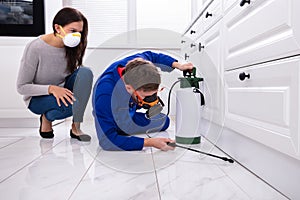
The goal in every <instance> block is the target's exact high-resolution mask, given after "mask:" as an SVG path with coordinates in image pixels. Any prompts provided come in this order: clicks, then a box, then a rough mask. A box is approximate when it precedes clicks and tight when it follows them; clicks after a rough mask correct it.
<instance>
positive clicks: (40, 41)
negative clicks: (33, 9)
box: [17, 8, 93, 141]
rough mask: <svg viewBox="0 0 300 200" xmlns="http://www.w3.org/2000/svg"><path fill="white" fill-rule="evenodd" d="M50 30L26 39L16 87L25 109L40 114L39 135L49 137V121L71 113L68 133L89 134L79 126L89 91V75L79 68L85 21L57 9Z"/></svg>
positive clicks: (76, 13)
mask: <svg viewBox="0 0 300 200" xmlns="http://www.w3.org/2000/svg"><path fill="white" fill-rule="evenodd" d="M52 28H53V33H50V34H46V35H42V36H40V37H38V38H37V39H35V40H33V41H32V42H30V43H29V44H28V45H27V46H26V48H25V51H24V55H23V58H22V60H21V66H20V70H19V74H18V79H17V90H18V92H19V93H20V94H22V95H24V100H25V103H26V105H27V106H28V109H29V110H31V111H32V112H33V113H35V114H38V115H41V117H40V129H39V132H40V135H41V137H43V138H53V137H54V134H53V129H52V122H53V121H54V120H59V119H65V118H67V117H70V116H72V115H73V123H72V128H71V130H70V136H71V137H72V138H76V139H78V140H80V141H90V140H91V137H90V136H89V135H87V134H84V133H83V132H82V131H81V129H80V123H81V122H82V121H83V115H84V111H85V108H86V105H87V102H88V99H89V96H90V93H91V88H92V82H93V74H92V72H91V70H90V69H89V68H86V67H82V66H81V65H82V59H83V56H84V53H85V49H86V45H87V33H88V22H87V19H86V18H85V17H84V16H83V14H82V13H80V12H79V11H78V10H76V9H73V8H63V9H61V10H60V11H59V12H58V13H57V14H56V16H55V17H54V19H53V23H52Z"/></svg>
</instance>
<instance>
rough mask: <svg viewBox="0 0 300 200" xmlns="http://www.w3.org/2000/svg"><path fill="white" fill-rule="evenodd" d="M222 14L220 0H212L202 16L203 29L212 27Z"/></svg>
mask: <svg viewBox="0 0 300 200" xmlns="http://www.w3.org/2000/svg"><path fill="white" fill-rule="evenodd" d="M222 14H223V6H222V0H214V1H213V2H212V3H211V4H210V5H209V6H208V8H207V9H206V10H205V12H204V13H203V16H202V20H203V23H202V26H203V29H204V31H206V30H208V29H209V28H210V27H212V26H213V25H214V24H215V23H216V22H217V21H218V20H220V19H221V16H222Z"/></svg>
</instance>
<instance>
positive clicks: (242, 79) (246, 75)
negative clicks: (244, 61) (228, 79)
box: [239, 72, 250, 81]
mask: <svg viewBox="0 0 300 200" xmlns="http://www.w3.org/2000/svg"><path fill="white" fill-rule="evenodd" d="M239 78H240V80H241V81H244V80H245V79H246V78H248V79H250V74H246V73H245V72H242V73H240V75H239Z"/></svg>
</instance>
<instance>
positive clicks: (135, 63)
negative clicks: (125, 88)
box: [124, 58, 160, 92]
mask: <svg viewBox="0 0 300 200" xmlns="http://www.w3.org/2000/svg"><path fill="white" fill-rule="evenodd" d="M145 65H147V68H149V67H151V68H152V70H151V71H152V75H156V76H157V78H158V79H159V82H160V75H159V73H158V71H157V69H156V67H155V65H154V64H153V63H151V62H149V61H147V60H144V59H142V58H135V59H133V60H131V61H129V62H128V63H127V64H126V66H125V72H124V74H126V72H130V71H131V70H132V69H135V68H137V67H139V66H141V67H142V66H145ZM137 76H141V75H139V74H137ZM130 78H132V77H126V76H125V77H124V81H125V83H126V84H131V85H134V84H133V82H136V81H138V82H139V80H138V79H144V80H146V79H147V77H145V76H144V77H135V79H134V80H130ZM152 78H154V79H155V77H152ZM158 87H159V84H157V83H146V84H144V85H142V86H141V87H138V88H135V89H136V90H143V91H144V92H150V91H154V90H157V89H158Z"/></svg>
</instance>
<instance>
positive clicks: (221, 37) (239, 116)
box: [182, 0, 300, 199]
mask: <svg viewBox="0 0 300 200" xmlns="http://www.w3.org/2000/svg"><path fill="white" fill-rule="evenodd" d="M216 2H221V4H218V5H217V4H216ZM219 5H222V7H220V8H221V13H220V15H219V16H220V17H219V18H218V19H216V20H215V21H214V22H208V21H205V18H204V15H206V13H207V12H210V11H209V10H210V8H213V7H214V6H216V9H219V8H218V6H219ZM210 6H212V7H210ZM299 8H300V1H299V0H222V1H219V0H215V1H213V2H212V3H211V4H209V6H208V7H204V8H203V11H202V16H201V17H202V18H201V17H199V19H202V20H201V21H200V22H199V23H197V26H199V27H201V26H202V27H203V31H202V34H200V35H198V36H195V38H194V39H196V40H195V41H196V42H195V44H196V45H197V48H196V49H197V50H198V51H197V50H195V49H194V50H192V51H191V50H189V57H188V58H187V60H189V61H192V62H193V63H194V65H195V66H197V68H198V70H197V72H198V73H199V74H201V76H202V77H203V78H204V82H203V85H204V95H205V100H206V102H205V103H206V105H205V106H204V109H202V110H201V112H203V113H202V116H203V117H204V118H205V119H208V121H207V120H202V123H203V126H205V127H206V128H207V127H209V128H211V130H212V131H210V132H209V134H205V131H206V129H205V128H204V130H203V133H204V134H205V135H204V136H205V137H207V138H208V139H209V140H210V141H211V142H213V143H215V144H216V146H218V147H219V148H221V149H222V150H224V151H225V152H226V153H228V154H229V155H231V156H232V157H233V158H235V159H236V160H237V161H239V162H240V163H241V164H243V165H244V166H246V167H247V168H248V169H250V170H251V171H252V172H253V173H255V174H256V175H257V176H259V177H260V178H262V179H263V180H265V181H266V182H268V183H269V184H270V185H272V186H274V188H276V189H277V190H278V191H280V192H282V193H283V194H285V195H286V196H287V197H288V198H290V199H299V198H300V193H299V192H298V191H297V190H295V187H290V186H289V184H290V183H292V184H294V183H298V185H299V180H300V179H299V177H300V173H299V167H300V115H299V113H300V89H299V88H300V23H299V22H298V18H300V16H299V15H300V12H299ZM209 17H211V16H209ZM194 23H196V22H194ZM205 23H207V24H205ZM199 47H200V48H199ZM182 50H183V51H187V50H188V49H187V48H183V49H182ZM199 50H200V51H199ZM216 74H217V76H216ZM241 79H242V80H241ZM223 112H224V113H223ZM222 119H225V121H224V123H222ZM211 122H215V123H211ZM220 122H221V123H220ZM216 124H219V125H221V126H218V125H216ZM220 130H223V131H221V132H220ZM286 167H288V169H287V168H286ZM285 170H289V171H288V172H286V171H285ZM283 172H284V173H283Z"/></svg>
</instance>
